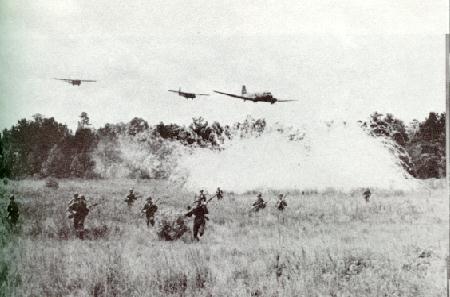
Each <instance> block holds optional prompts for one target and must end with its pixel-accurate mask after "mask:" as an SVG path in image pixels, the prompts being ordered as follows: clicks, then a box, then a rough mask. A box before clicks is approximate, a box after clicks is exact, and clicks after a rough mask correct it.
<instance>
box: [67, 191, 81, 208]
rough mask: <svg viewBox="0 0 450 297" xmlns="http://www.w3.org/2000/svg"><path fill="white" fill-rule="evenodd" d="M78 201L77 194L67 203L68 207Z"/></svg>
mask: <svg viewBox="0 0 450 297" xmlns="http://www.w3.org/2000/svg"><path fill="white" fill-rule="evenodd" d="M78 199H79V197H78V193H75V194H73V198H72V200H70V201H69V206H70V205H72V204H74V203H75V202H77V200H78Z"/></svg>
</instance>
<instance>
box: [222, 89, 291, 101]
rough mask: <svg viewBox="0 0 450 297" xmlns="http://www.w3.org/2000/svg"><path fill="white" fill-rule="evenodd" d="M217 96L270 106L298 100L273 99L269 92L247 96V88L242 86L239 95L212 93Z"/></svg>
mask: <svg viewBox="0 0 450 297" xmlns="http://www.w3.org/2000/svg"><path fill="white" fill-rule="evenodd" d="M214 92H215V93H217V94H222V95H227V96H230V97H233V98H239V99H242V100H244V101H247V100H248V101H252V102H269V103H270V104H274V103H275V102H291V101H298V100H280V99H277V98H275V97H273V95H272V93H271V92H263V93H253V94H247V88H246V87H245V86H242V91H241V95H236V94H229V93H224V92H219V91H214Z"/></svg>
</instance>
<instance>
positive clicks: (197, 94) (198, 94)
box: [195, 94, 209, 96]
mask: <svg viewBox="0 0 450 297" xmlns="http://www.w3.org/2000/svg"><path fill="white" fill-rule="evenodd" d="M195 95H197V96H209V94H195Z"/></svg>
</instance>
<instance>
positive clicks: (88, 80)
mask: <svg viewBox="0 0 450 297" xmlns="http://www.w3.org/2000/svg"><path fill="white" fill-rule="evenodd" d="M80 81H82V82H96V80H92V79H80Z"/></svg>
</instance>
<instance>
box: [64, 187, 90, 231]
mask: <svg viewBox="0 0 450 297" xmlns="http://www.w3.org/2000/svg"><path fill="white" fill-rule="evenodd" d="M68 210H69V212H70V215H69V218H73V227H74V229H75V231H76V232H77V233H78V234H79V236H80V238H81V239H83V233H84V220H85V219H86V216H87V215H88V214H89V208H88V207H87V205H86V199H85V197H84V196H83V195H82V196H81V197H80V198H79V199H77V200H76V201H75V202H74V203H72V204H71V205H69V209H68Z"/></svg>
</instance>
